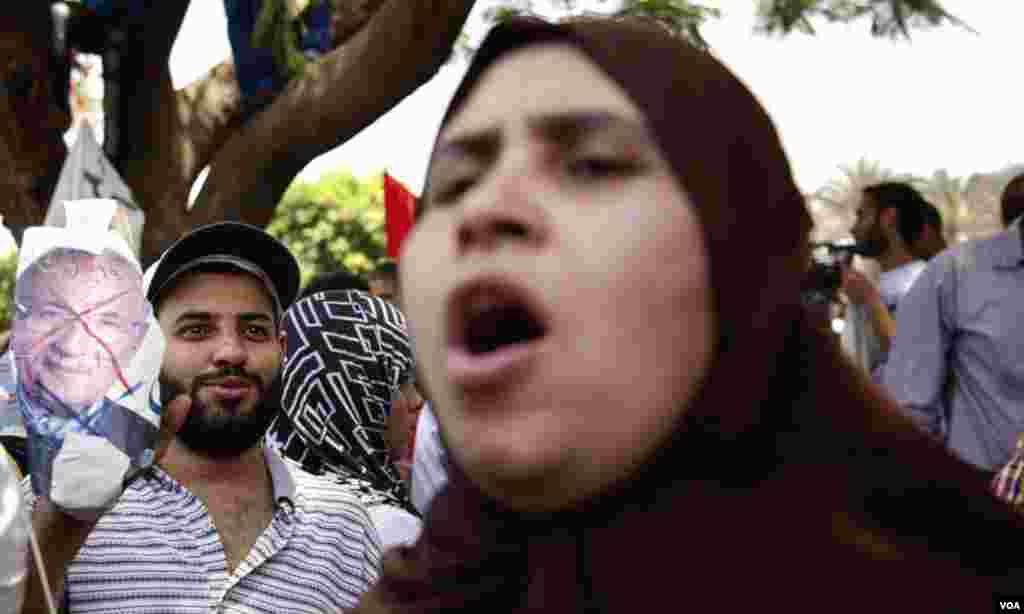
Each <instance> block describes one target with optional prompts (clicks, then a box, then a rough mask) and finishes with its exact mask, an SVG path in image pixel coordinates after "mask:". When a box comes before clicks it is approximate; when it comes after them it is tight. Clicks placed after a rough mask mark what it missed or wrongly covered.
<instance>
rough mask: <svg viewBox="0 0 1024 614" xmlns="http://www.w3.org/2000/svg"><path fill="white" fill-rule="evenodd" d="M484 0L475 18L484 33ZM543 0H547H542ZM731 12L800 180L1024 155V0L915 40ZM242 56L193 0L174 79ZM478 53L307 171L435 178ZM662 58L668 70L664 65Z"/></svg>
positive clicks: (728, 26)
mask: <svg viewBox="0 0 1024 614" xmlns="http://www.w3.org/2000/svg"><path fill="white" fill-rule="evenodd" d="M492 4H494V2H493V0H480V1H478V3H477V7H476V8H475V9H474V13H473V15H471V17H470V20H469V26H467V27H468V28H469V32H470V35H471V37H473V38H477V39H478V38H479V36H480V35H481V34H482V33H483V27H482V26H481V25H480V24H481V20H480V18H479V16H480V14H481V13H482V12H483V10H485V9H486V8H487V7H488V6H490V5H492ZM540 4H543V3H540ZM705 4H707V5H713V6H717V7H719V8H720V9H721V11H722V18H721V19H718V20H713V21H711V22H709V23H708V24H707V25H706V26H705V28H704V30H703V32H704V35H705V38H706V39H707V40H708V42H709V43H710V44H711V46H712V48H713V49H714V52H715V53H716V54H717V55H718V57H719V58H720V59H721V60H722V61H723V62H724V63H725V64H726V65H727V66H729V67H730V68H731V69H732V70H733V72H735V73H736V74H737V75H738V76H739V77H740V79H741V80H743V81H744V82H745V83H746V84H747V85H748V87H750V89H751V90H752V91H753V92H754V94H755V96H757V98H758V99H759V100H760V101H761V103H762V104H763V105H764V106H765V108H766V109H767V110H768V112H769V114H770V115H771V116H772V118H773V119H774V121H775V124H776V127H777V128H778V131H779V133H780V135H781V138H782V141H783V145H784V146H785V148H786V151H787V153H788V155H789V158H790V162H791V165H792V167H793V172H794V175H795V177H796V180H797V183H798V184H799V186H800V187H801V189H802V190H804V191H805V192H813V191H815V190H817V189H819V188H821V187H823V186H824V185H825V184H827V183H828V181H829V180H830V179H833V178H839V177H841V176H842V171H841V170H840V166H841V165H844V164H853V163H855V162H856V161H857V160H859V159H861V158H867V159H870V160H876V161H878V162H880V163H881V164H882V165H883V166H885V167H887V168H890V169H892V170H894V171H895V172H898V173H914V174H918V175H931V174H932V173H933V172H934V171H936V170H938V169H946V170H948V171H949V172H950V173H951V174H952V175H954V176H964V177H966V176H969V175H970V174H972V173H975V172H994V171H998V170H1001V169H1003V168H1005V167H1006V166H1009V165H1010V164H1016V163H1020V162H1024V152H1022V151H1021V144H1022V143H1024V122H1022V121H1021V120H1020V113H1021V109H1022V108H1024V105H1022V101H1024V80H1022V79H1020V78H1019V77H1017V75H1016V73H1017V69H1018V66H1019V57H1020V52H1021V48H1022V46H1024V45H1022V43H1021V40H1020V34H1019V31H1020V29H1021V26H1022V25H1024V2H1016V1H1008V0H999V1H996V0H985V1H983V2H982V1H978V0H943V1H942V4H943V6H944V7H945V8H946V9H947V10H948V11H949V12H950V13H952V14H954V15H956V16H957V17H959V18H960V19H962V20H963V21H965V22H966V23H967V24H968V25H970V26H971V27H972V28H973V29H974V30H975V31H977V34H974V33H971V32H969V31H967V30H964V29H961V28H958V27H956V26H952V25H945V26H942V27H940V28H937V29H934V30H927V31H920V30H918V31H914V32H913V34H912V40H911V41H909V42H907V41H905V40H899V41H891V40H888V39H877V38H872V37H871V36H870V34H869V33H868V28H869V23H868V21H866V20H861V21H857V22H854V23H851V24H840V25H828V24H821V25H820V26H818V34H817V35H816V36H808V35H803V34H792V35H790V36H787V37H783V38H779V37H768V36H764V35H760V34H755V33H754V32H753V24H754V5H755V2H754V0H721V1H719V2H714V0H707V1H706V2H705ZM229 56H230V47H229V45H228V40H227V33H226V25H225V18H224V11H223V4H222V3H221V2H218V1H216V0H194V1H193V2H191V5H190V8H189V10H188V13H187V15H186V17H185V21H184V23H183V25H182V28H181V32H180V33H179V36H178V40H177V42H176V43H175V46H174V49H173V51H172V52H171V58H170V67H171V75H172V79H173V81H174V84H175V87H182V86H184V85H187V84H188V83H189V82H191V81H193V80H195V79H197V78H199V77H201V76H202V75H203V74H205V73H206V71H207V70H209V68H210V67H212V66H214V65H216V64H217V63H219V62H221V61H223V60H225V59H227V58H228V57H229ZM465 68H466V62H465V60H462V59H457V60H454V61H452V62H449V63H448V64H447V65H446V66H444V67H443V68H442V69H441V70H440V71H439V72H438V74H437V75H436V76H435V77H434V78H433V79H432V80H431V81H429V82H428V83H426V84H425V85H424V86H423V87H421V88H420V89H419V90H417V91H416V92H415V93H413V94H412V95H410V96H409V97H408V98H406V99H405V100H404V101H403V102H402V103H400V104H399V105H398V106H397V107H395V108H394V109H393V110H392V111H391V112H389V113H388V114H386V115H384V116H383V117H381V118H380V119H379V120H377V122H375V123H374V124H373V125H371V126H370V127H368V128H367V129H365V130H364V131H363V132H361V133H360V134H358V135H356V136H355V137H354V138H352V139H351V140H349V141H348V142H347V143H345V144H343V145H341V146H339V147H338V148H336V149H334V150H332V151H330V152H328V153H326V154H324V155H322V156H320V157H319V158H317V159H316V160H314V161H313V162H311V163H310V164H309V165H308V166H307V167H306V168H305V169H304V170H303V171H302V173H300V175H299V179H302V180H315V179H316V178H317V177H318V176H320V175H321V174H322V173H324V172H326V171H330V170H334V169H338V168H345V169H348V170H351V171H352V172H353V173H355V174H356V175H358V176H366V175H370V174H374V173H379V172H380V171H382V170H385V169H387V170H388V171H389V172H390V173H391V174H392V175H393V176H395V177H397V178H399V179H400V180H402V181H403V182H404V183H405V184H406V185H407V186H409V188H410V189H412V190H413V191H414V192H417V193H418V192H419V191H420V190H421V189H422V185H423V179H424V175H425V172H426V164H427V158H428V156H429V153H430V148H431V146H432V144H433V140H434V137H435V134H436V131H437V126H438V124H439V122H440V119H441V115H442V113H443V112H444V108H445V106H446V104H447V102H448V99H449V98H450V96H451V94H452V92H454V90H455V88H456V86H457V85H458V82H459V79H460V78H461V76H462V74H463V73H464V71H465ZM655 70H656V69H655Z"/></svg>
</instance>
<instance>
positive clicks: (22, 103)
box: [0, 2, 71, 239]
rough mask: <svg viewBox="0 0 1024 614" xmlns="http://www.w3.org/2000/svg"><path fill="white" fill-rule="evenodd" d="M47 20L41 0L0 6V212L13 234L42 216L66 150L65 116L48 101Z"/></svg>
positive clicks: (67, 118)
mask: <svg viewBox="0 0 1024 614" xmlns="http://www.w3.org/2000/svg"><path fill="white" fill-rule="evenodd" d="M50 23H51V22H50V8H49V4H48V3H45V2H29V3H14V2H8V3H4V5H3V8H0V71H2V72H0V215H2V216H3V219H4V224H6V225H7V226H8V227H10V228H11V230H12V231H13V232H14V234H15V238H17V239H20V238H21V233H22V231H23V230H24V228H25V227H26V226H29V225H32V224H38V223H40V222H42V220H43V217H44V216H45V215H46V202H47V200H48V199H49V195H50V192H51V191H52V190H53V187H54V185H55V183H56V179H57V176H58V174H59V170H60V164H61V162H62V161H63V160H64V157H65V156H66V155H67V149H66V147H65V146H64V141H63V139H62V135H63V133H64V132H65V131H66V130H67V129H68V126H69V125H70V122H71V118H70V116H69V115H68V114H67V113H66V112H65V111H63V110H61V109H59V108H58V107H57V105H56V104H55V102H54V101H55V97H54V96H53V90H52V84H51V81H50V75H51V74H52V71H53V70H54V67H53V66H51V60H50V53H49V40H50Z"/></svg>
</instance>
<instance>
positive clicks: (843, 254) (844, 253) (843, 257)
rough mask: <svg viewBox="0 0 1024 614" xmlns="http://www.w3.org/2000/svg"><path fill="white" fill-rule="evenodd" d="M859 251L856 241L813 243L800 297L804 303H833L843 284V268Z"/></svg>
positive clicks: (808, 304)
mask: <svg viewBox="0 0 1024 614" xmlns="http://www.w3.org/2000/svg"><path fill="white" fill-rule="evenodd" d="M856 253H857V246H856V244H854V243H829V242H824V243H812V244H811V266H810V268H809V269H808V270H807V274H806V275H805V276H804V281H803V285H802V287H801V289H800V299H801V301H802V302H803V304H804V305H807V306H811V305H822V304H829V303H833V302H835V301H836V300H838V298H839V288H840V287H842V285H843V269H845V268H847V267H849V266H850V262H851V261H852V260H853V256H854V255H855V254H856Z"/></svg>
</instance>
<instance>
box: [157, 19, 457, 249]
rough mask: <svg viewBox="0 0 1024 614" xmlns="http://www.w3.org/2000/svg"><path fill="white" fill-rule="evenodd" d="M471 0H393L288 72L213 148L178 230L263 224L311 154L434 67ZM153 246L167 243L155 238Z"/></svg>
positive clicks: (352, 131)
mask: <svg viewBox="0 0 1024 614" xmlns="http://www.w3.org/2000/svg"><path fill="white" fill-rule="evenodd" d="M472 6H473V1H472V0H390V1H389V2H387V3H386V4H384V5H383V6H382V7H381V8H380V9H379V10H378V12H377V13H376V14H375V15H374V16H373V18H372V19H371V20H370V21H369V23H367V25H366V27H364V28H363V29H362V30H360V31H359V32H358V33H357V34H356V35H355V36H353V37H352V38H351V39H350V40H349V41H348V42H347V43H346V44H345V45H344V46H342V47H340V48H338V49H336V50H335V51H333V52H331V53H330V54H328V55H326V56H324V58H323V59H321V61H320V62H318V63H317V64H316V65H314V66H312V67H311V69H310V70H308V71H307V74H306V75H305V76H303V77H302V78H300V79H296V80H294V81H293V82H292V83H290V84H289V87H288V88H287V89H286V90H285V91H284V92H283V93H282V94H281V95H280V96H279V97H278V98H277V99H276V100H275V101H274V103H273V104H272V105H271V106H270V107H269V108H267V109H266V110H265V111H263V112H262V113H260V114H259V115H257V116H255V117H254V118H253V119H252V120H251V121H250V122H249V124H247V125H246V126H244V127H243V128H242V130H241V131H240V132H239V133H238V134H237V135H236V136H234V137H233V138H231V139H230V140H229V141H228V142H227V143H226V144H225V146H224V147H223V148H222V149H221V150H220V151H219V152H218V153H217V155H216V156H215V158H214V161H213V164H212V165H211V169H210V176H209V178H208V179H207V182H206V185H205V187H204V190H203V193H202V194H201V195H200V197H199V199H198V201H197V203H196V206H195V208H194V209H193V211H192V213H191V215H189V216H187V217H185V218H182V219H181V220H180V221H179V224H178V226H177V227H176V228H173V229H167V230H168V233H167V234H168V235H171V234H173V235H174V236H177V235H178V234H180V233H181V232H184V231H186V230H188V229H189V228H191V227H194V226H196V225H197V224H201V223H207V222H213V221H217V220H222V219H232V218H237V217H239V216H240V215H241V211H242V209H243V208H244V210H245V221H247V222H249V223H252V224H256V225H265V224H266V223H267V222H268V221H269V220H270V217H271V215H272V214H273V211H274V206H275V205H276V203H277V200H278V199H279V198H280V196H281V195H282V194H283V193H284V190H285V188H287V186H288V184H289V183H290V182H291V180H292V179H293V178H294V176H295V175H296V174H297V173H298V171H299V170H301V169H302V167H303V166H305V165H306V164H307V163H308V162H309V161H310V160H312V159H313V158H315V157H316V156H318V155H320V154H322V153H324V152H326V151H328V150H330V149H332V148H334V147H336V146H337V145H339V144H341V143H343V142H345V141H346V140H348V139H349V138H351V137H352V136H354V135H356V134H357V133H358V132H359V131H360V130H362V129H363V128H365V127H366V126H368V125H370V124H371V123H372V122H373V121H375V120H376V119H377V118H379V117H380V116H381V115H383V114H384V113H386V112H387V111H388V110H390V109H391V108H393V107H394V106H395V105H397V104H398V103H399V102H400V101H401V100H402V99H404V98H405V97H406V96H408V95H409V94H411V93H412V92H413V91H415V90H416V89H417V88H418V87H419V86H420V85H422V84H423V83H425V82H426V81H427V80H428V79H429V78H430V77H432V76H433V75H434V74H435V73H436V72H437V70H438V69H439V68H440V66H441V65H442V64H443V63H444V62H445V60H446V59H447V58H448V55H449V54H450V52H451V48H452V45H453V43H454V41H455V40H456V38H457V36H458V34H459V32H460V31H461V29H462V26H463V24H464V23H465V20H466V18H467V17H468V15H469V11H470V9H471V8H472ZM158 247H161V248H162V247H163V246H162V245H161V246H158Z"/></svg>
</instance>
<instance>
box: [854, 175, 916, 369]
mask: <svg viewBox="0 0 1024 614" xmlns="http://www.w3.org/2000/svg"><path fill="white" fill-rule="evenodd" d="M927 208H928V203H927V201H925V199H924V197H923V196H921V194H920V193H919V192H918V191H917V190H915V189H914V188H913V187H911V186H910V185H908V184H906V183H902V182H896V181H890V182H884V183H879V184H876V185H873V186H869V187H867V188H864V190H863V192H862V198H861V204H860V207H858V209H857V221H856V222H855V223H854V225H853V228H852V229H851V230H850V232H851V234H853V237H854V239H856V241H857V249H856V251H857V253H858V254H859V255H860V256H862V257H864V258H870V259H872V260H875V261H876V262H878V265H879V268H880V269H881V276H880V278H879V283H878V286H877V287H876V286H875V284H873V283H872V282H871V280H870V279H868V277H867V276H866V275H864V274H863V273H861V272H860V271H855V270H853V269H850V268H847V269H846V270H844V271H843V286H842V289H843V293H844V294H845V295H846V297H847V299H848V300H849V301H850V305H849V307H848V308H847V311H846V326H845V327H844V329H843V335H842V342H843V346H844V347H845V348H846V349H847V351H849V352H850V353H851V354H852V355H853V356H854V358H855V360H856V361H857V362H858V363H859V364H860V365H862V366H863V367H864V368H865V369H866V370H867V371H868V372H869V373H871V374H872V375H876V374H878V373H879V372H880V371H879V369H880V368H881V366H882V365H884V364H885V361H886V357H887V356H888V353H889V348H890V346H891V344H892V340H893V338H894V337H895V336H896V320H895V313H896V308H897V306H898V305H899V302H900V299H901V298H903V295H904V294H906V293H907V291H908V290H909V289H910V286H911V285H912V284H913V283H914V280H915V279H917V276H918V275H919V274H920V273H921V271H923V270H924V268H925V263H924V261H922V260H920V259H918V257H917V256H915V255H914V252H913V251H912V248H911V246H912V245H914V244H915V242H916V241H917V240H918V238H919V237H920V235H921V233H922V232H923V230H924V227H925V215H926V214H925V211H926V209H927Z"/></svg>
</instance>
